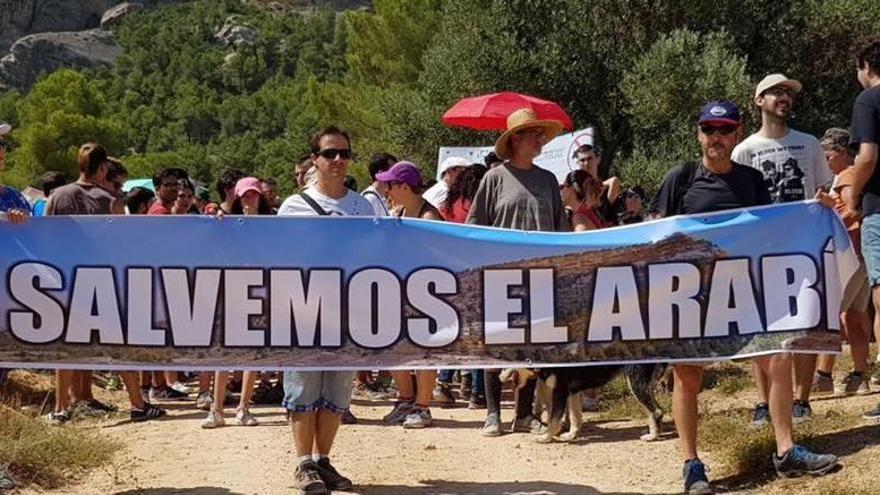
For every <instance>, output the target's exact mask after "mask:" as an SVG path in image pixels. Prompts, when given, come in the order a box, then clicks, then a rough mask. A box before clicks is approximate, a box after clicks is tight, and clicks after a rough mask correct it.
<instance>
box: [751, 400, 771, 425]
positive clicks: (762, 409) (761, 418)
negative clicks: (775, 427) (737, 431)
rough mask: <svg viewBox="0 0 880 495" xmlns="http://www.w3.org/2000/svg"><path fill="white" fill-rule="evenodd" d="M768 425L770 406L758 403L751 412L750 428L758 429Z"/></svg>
mask: <svg viewBox="0 0 880 495" xmlns="http://www.w3.org/2000/svg"><path fill="white" fill-rule="evenodd" d="M768 423H770V406H769V405H767V403H766V402H760V403H758V405H756V406H755V411H754V412H752V428H760V427H762V426H766V425H767V424H768Z"/></svg>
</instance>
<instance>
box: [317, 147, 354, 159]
mask: <svg viewBox="0 0 880 495" xmlns="http://www.w3.org/2000/svg"><path fill="white" fill-rule="evenodd" d="M315 154H316V155H318V156H320V157H322V158H326V159H328V160H335V159H336V157H337V156H338V157H339V158H340V159H342V160H350V159H351V150H349V149H336V148H327V149H325V150H321V151H319V152H317V153H315Z"/></svg>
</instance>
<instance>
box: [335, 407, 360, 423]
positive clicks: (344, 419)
mask: <svg viewBox="0 0 880 495" xmlns="http://www.w3.org/2000/svg"><path fill="white" fill-rule="evenodd" d="M339 420H340V422H341V423H342V424H344V425H356V424H357V422H358V419H357V417H355V415H354V413H352V412H351V409H348V410H346V411H345V412H344V413H342V416H341V417H340V418H339Z"/></svg>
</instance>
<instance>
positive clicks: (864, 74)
mask: <svg viewBox="0 0 880 495" xmlns="http://www.w3.org/2000/svg"><path fill="white" fill-rule="evenodd" d="M857 62H858V72H857V75H858V79H859V83H861V85H862V87H863V88H865V89H864V91H862V92H861V93H859V96H858V97H857V98H856V101H855V103H854V104H853V111H852V124H851V129H850V134H851V138H850V139H851V140H850V146H852V147H853V149H854V150H855V151H856V152H857V153H858V155H857V156H856V159H855V163H854V164H853V167H852V168H853V171H854V175H855V179H854V181H853V188H852V189H853V192H852V195H851V196H848V197H846V198H845V199H846V200H847V206H849V207H850V208H852V209H853V210H859V209H860V210H861V212H862V256H863V257H864V258H865V266H866V267H867V269H868V282H870V284H871V292H872V295H873V300H874V309H878V310H880V170H878V169H877V156H878V144H880V39H875V40H874V41H872V42H870V43H868V44H867V45H866V46H865V47H864V48H863V49H862V50H861V51H859V54H858V58H857ZM860 197H861V201H860V200H859V198H860ZM878 312H880V311H878ZM876 324H877V323H876V322H875V325H876ZM864 416H865V418H867V419H880V406H877V407H875V408H874V409H872V410H871V411H868V412H867V413H865V415H864Z"/></svg>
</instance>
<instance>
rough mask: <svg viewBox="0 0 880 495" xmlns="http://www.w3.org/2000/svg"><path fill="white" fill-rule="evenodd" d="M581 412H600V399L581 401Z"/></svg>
mask: <svg viewBox="0 0 880 495" xmlns="http://www.w3.org/2000/svg"><path fill="white" fill-rule="evenodd" d="M581 410H582V411H583V412H589V413H595V412H599V399H591V398H589V397H585V398H584V400H583V401H581Z"/></svg>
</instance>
